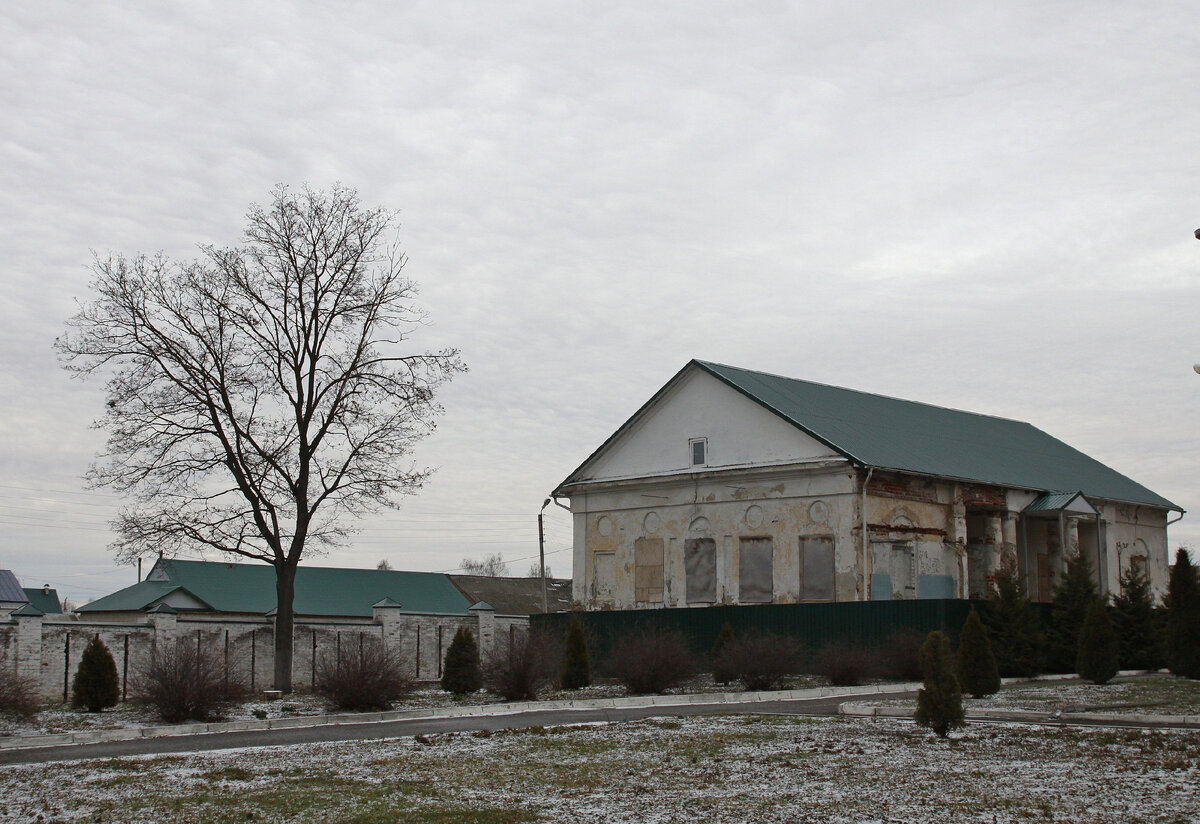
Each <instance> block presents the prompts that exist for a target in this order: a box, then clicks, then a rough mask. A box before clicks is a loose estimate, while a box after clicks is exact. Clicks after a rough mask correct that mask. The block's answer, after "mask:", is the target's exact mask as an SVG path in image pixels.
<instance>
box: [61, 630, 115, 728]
mask: <svg viewBox="0 0 1200 824" xmlns="http://www.w3.org/2000/svg"><path fill="white" fill-rule="evenodd" d="M120 698H121V679H120V678H118V677H117V664H116V662H115V661H113V657H112V653H111V652H109V651H108V647H106V646H105V645H104V642H103V641H101V640H100V636H99V635H97V636H96V637H94V638H92V640H91V641H89V642H88V645H87V646H86V647H84V650H83V657H82V658H80V659H79V669H78V670H76V671H75V680H74V681H73V682H72V683H71V704H72V706H75V707H82V708H83V709H86V710H87V711H88V712H100V710H102V709H104V708H105V707H115V706H116V705H117V701H119V700H120Z"/></svg>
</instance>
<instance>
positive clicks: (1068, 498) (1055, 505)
mask: <svg viewBox="0 0 1200 824" xmlns="http://www.w3.org/2000/svg"><path fill="white" fill-rule="evenodd" d="M1076 498H1083V502H1084V504H1085V505H1086V506H1087V508H1088V511H1089V512H1090V511H1094V509H1095V507H1093V506H1092V505H1091V503H1090V502H1089V501H1088V499H1087V498H1086V497H1084V494H1083V493H1082V492H1047V493H1045V494H1043V495H1041V496H1040V497H1039V498H1038V499H1037V500H1035V501H1034V502H1033V503H1031V504H1030V505H1029V506H1027V507H1025V509H1024V510H1022V511H1023V512H1029V513H1032V512H1058V511H1059V510H1060V509H1066V508H1067V507H1068V506H1070V505H1071V503H1072V502H1073V501H1074V500H1075V499H1076Z"/></svg>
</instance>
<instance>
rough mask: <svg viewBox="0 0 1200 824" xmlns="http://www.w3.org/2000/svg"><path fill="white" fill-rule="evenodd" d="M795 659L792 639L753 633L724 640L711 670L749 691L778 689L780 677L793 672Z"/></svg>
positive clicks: (795, 645) (796, 647)
mask: <svg viewBox="0 0 1200 824" xmlns="http://www.w3.org/2000/svg"><path fill="white" fill-rule="evenodd" d="M726 626H728V624H727V625H726ZM799 658H800V645H799V644H798V643H797V642H796V641H795V640H793V639H792V638H789V637H787V636H785V635H774V634H772V633H766V632H763V633H754V634H751V635H747V636H746V637H744V638H735V639H733V640H731V641H727V642H726V643H725V644H724V645H723V646H722V647H721V652H720V657H719V658H718V659H717V661H716V663H715V664H714V666H713V671H714V673H716V672H717V671H718V670H719V671H721V672H722V673H723V674H727V675H730V676H732V677H731V678H730V679H729V680H730V681H732V680H738V681H741V682H742V685H743V686H744V687H745V688H746V689H747V690H750V691H752V692H755V691H760V690H771V689H779V688H780V687H781V686H782V682H783V679H784V678H786V677H787V676H789V675H791V674H792V673H794V672H795V671H796V664H797V662H798V660H799ZM714 677H715V674H714ZM725 683H728V681H727V682H725Z"/></svg>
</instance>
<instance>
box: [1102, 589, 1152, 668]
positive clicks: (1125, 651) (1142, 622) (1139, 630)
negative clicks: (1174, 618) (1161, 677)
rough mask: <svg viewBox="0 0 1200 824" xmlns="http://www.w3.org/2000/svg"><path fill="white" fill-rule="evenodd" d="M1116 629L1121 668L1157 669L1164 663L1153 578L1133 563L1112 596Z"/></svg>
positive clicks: (1113, 621) (1113, 620)
mask: <svg viewBox="0 0 1200 824" xmlns="http://www.w3.org/2000/svg"><path fill="white" fill-rule="evenodd" d="M1112 624H1113V630H1114V631H1115V632H1116V634H1117V645H1118V647H1119V649H1120V653H1119V656H1118V662H1119V665H1120V667H1121V669H1135V670H1156V669H1158V668H1159V667H1161V666H1162V665H1163V643H1162V642H1163V639H1162V631H1161V628H1160V626H1159V619H1158V616H1157V615H1155V613H1154V595H1153V593H1151V591H1150V579H1149V578H1147V577H1146V575H1145V574H1144V573H1142V572H1140V571H1139V570H1136V569H1134V568H1132V567H1130V568H1129V569H1127V570H1126V571H1125V572H1123V573H1121V592H1120V594H1119V595H1117V596H1116V597H1115V598H1113V605H1112Z"/></svg>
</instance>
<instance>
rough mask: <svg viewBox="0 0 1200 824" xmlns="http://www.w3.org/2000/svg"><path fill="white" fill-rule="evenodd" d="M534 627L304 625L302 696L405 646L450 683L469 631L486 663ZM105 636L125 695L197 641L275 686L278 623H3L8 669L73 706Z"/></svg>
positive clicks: (0, 635)
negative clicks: (168, 653)
mask: <svg viewBox="0 0 1200 824" xmlns="http://www.w3.org/2000/svg"><path fill="white" fill-rule="evenodd" d="M528 623H529V622H528V618H525V617H512V616H497V615H495V613H494V612H492V611H491V610H474V611H472V614H471V615H469V616H463V615H413V614H405V613H403V612H401V610H400V609H399V608H393V607H376V608H375V614H374V617H373V618H371V619H360V620H349V621H313V620H305V619H297V621H296V626H295V631H294V634H293V648H292V685H293V687H294V688H295V689H297V690H308V689H311V687H312V685H313V682H314V674H315V666H314V663H315V661H319V660H320V659H321V658H322V657H324V656H335V655H337V654H339V652H341V653H348V652H354V651H356V650H357V649H358V648H359V646H360V645H362V644H367V643H376V642H379V641H382V642H383V644H384V645H385V646H387V647H388V648H389V649H392V648H397V649H399V651H400V654H401V657H402V658H403V660H404V662H405V664H406V665H407V666H408V667H409V668H410V669H409V672H410V674H411V675H412V676H413V677H414V678H416V679H417V680H420V681H434V680H437V679H438V678H440V677H441V673H442V662H443V661H444V660H445V656H446V650H447V649H448V648H449V646H450V641H451V640H452V639H453V638H454V633H455V632H456V631H457V630H458V628H459V627H467V628H468V629H470V630H471V631H472V632H473V633H474V634H475V636H476V638H477V640H478V641H479V644H480V654H481V655H482V656H485V657H486V656H487V655H488V654H489V653H490V652H491V650H492V649H493V648H494V647H495V645H496V644H497V643H504V639H506V638H508V637H510V634H511V633H513V632H521V631H524V630H525V629H526V628H527V627H528ZM96 636H99V638H100V640H101V641H103V642H104V644H105V645H106V646H107V647H108V649H109V651H110V652H111V653H112V656H113V660H114V661H115V662H116V665H117V673H118V675H119V676H120V679H121V689H122V694H123V695H124V694H126V693H127V690H128V686H129V682H130V680H131V679H133V678H135V677H136V673H137V672H138V670H139V669H140V668H141V667H142V666H143V665H144V664H145V663H146V662H147V661H148V660H149V658H150V656H151V654H152V653H153V650H154V649H155V647H156V645H158V644H162V643H195V644H197V645H198V647H200V648H201V649H202V650H204V651H205V652H207V653H208V654H210V655H212V656H213V657H215V658H216V659H217V660H218V661H220V662H221V663H222V665H223V666H224V667H225V668H226V669H227V671H228V672H229V673H230V674H231V676H233V677H237V678H240V679H241V680H243V681H244V682H245V683H246V684H247V685H248V686H250V687H251V688H252V689H253V690H255V691H257V690H262V689H269V688H270V687H271V681H272V677H273V673H274V667H275V654H274V653H275V644H274V622H273V621H272V620H270V619H268V618H263V619H254V618H246V619H237V620H220V619H213V618H207V617H203V616H185V615H178V614H172V613H153V614H150V615H147V616H146V618H144V619H142V620H139V621H132V622H126V623H113V622H103V621H95V620H91V621H89V620H77V617H76V616H59V615H46V616H36V615H35V616H28V615H22V616H10V618H9V619H8V621H7V622H4V621H0V667H4V668H5V669H7V670H9V671H11V672H14V673H16V674H18V675H20V676H23V677H26V678H30V679H32V680H34V681H35V682H36V683H37V684H38V688H39V691H40V692H41V694H42V696H43V697H44V698H46V699H48V700H51V701H65V700H68V699H69V697H70V685H71V681H72V680H73V679H74V677H75V672H76V670H77V669H78V668H79V659H80V657H81V656H82V654H83V649H84V647H85V646H86V645H87V643H88V641H90V640H91V639H92V638H93V637H96ZM314 656H315V657H314Z"/></svg>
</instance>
